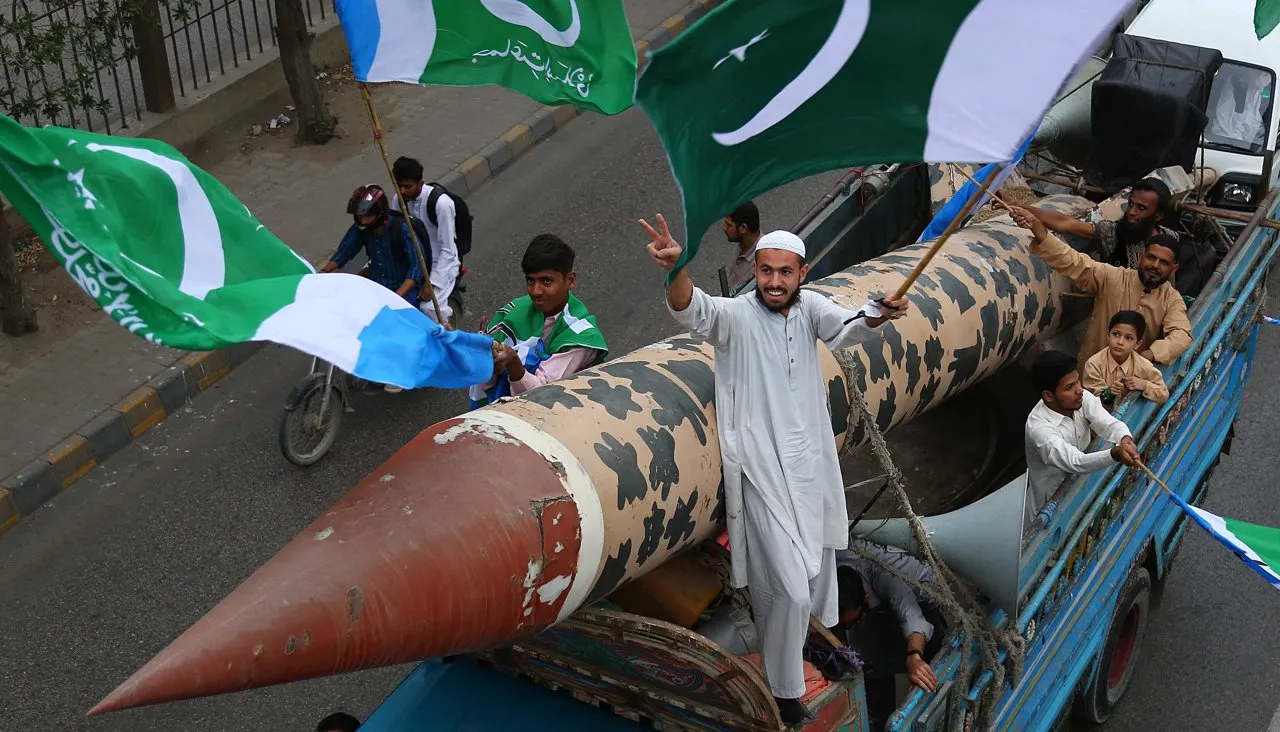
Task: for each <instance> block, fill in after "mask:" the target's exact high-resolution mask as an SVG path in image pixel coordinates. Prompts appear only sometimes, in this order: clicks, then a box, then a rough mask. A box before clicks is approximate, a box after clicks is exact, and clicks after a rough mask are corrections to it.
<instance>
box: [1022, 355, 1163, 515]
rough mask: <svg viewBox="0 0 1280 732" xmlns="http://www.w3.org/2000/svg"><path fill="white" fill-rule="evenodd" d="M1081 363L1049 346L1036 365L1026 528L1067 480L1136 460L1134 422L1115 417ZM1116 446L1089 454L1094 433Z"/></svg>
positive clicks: (1028, 438) (1030, 418)
mask: <svg viewBox="0 0 1280 732" xmlns="http://www.w3.org/2000/svg"><path fill="white" fill-rule="evenodd" d="M1076 366H1077V362H1076V360H1075V359H1074V358H1072V357H1071V356H1069V355H1068V354H1065V353H1063V352H1062V351H1045V352H1044V353H1042V354H1040V355H1039V356H1036V360H1035V361H1034V362H1033V363H1032V364H1031V380H1032V383H1033V384H1034V386H1035V388H1036V390H1037V391H1039V392H1040V402H1039V403H1037V404H1036V406H1035V407H1034V408H1033V409H1032V410H1031V414H1030V415H1028V416H1027V427H1026V442H1027V499H1026V504H1025V505H1026V515H1025V520H1024V523H1023V529H1024V530H1025V528H1026V527H1027V526H1029V525H1030V524H1031V523H1032V522H1034V521H1035V519H1036V514H1038V513H1040V509H1041V508H1043V507H1044V504H1045V503H1046V502H1047V501H1048V500H1049V496H1051V495H1053V493H1054V492H1055V491H1057V490H1058V487H1059V486H1061V485H1062V482H1063V481H1064V480H1066V479H1067V478H1069V477H1071V476H1072V475H1080V474H1082V473H1093V472H1097V471H1099V470H1104V469H1106V468H1107V467H1110V466H1111V464H1112V463H1117V462H1119V463H1124V464H1125V465H1129V466H1132V465H1135V464H1136V463H1137V460H1138V448H1137V446H1136V445H1134V443H1133V437H1132V435H1131V434H1130V432H1129V427H1128V426H1127V425H1125V423H1124V422H1121V421H1120V420H1118V419H1116V418H1115V417H1113V416H1111V414H1110V413H1109V412H1108V411H1107V410H1106V408H1105V407H1103V406H1102V401H1101V400H1099V399H1098V397H1096V396H1094V395H1093V394H1091V393H1089V392H1088V391H1085V389H1084V386H1083V385H1082V384H1081V382H1080V375H1079V374H1078V373H1076ZM1094 432H1096V433H1098V436H1099V437H1101V438H1102V439H1103V440H1106V441H1107V442H1110V443H1114V444H1115V447H1113V448H1110V449H1104V450H1098V451H1097V452H1089V453H1086V452H1084V450H1085V449H1086V448H1088V447H1089V442H1090V441H1092V440H1093V433H1094Z"/></svg>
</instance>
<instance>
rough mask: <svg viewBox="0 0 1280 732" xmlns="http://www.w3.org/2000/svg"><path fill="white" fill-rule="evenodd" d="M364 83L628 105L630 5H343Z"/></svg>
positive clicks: (455, 0)
mask: <svg viewBox="0 0 1280 732" xmlns="http://www.w3.org/2000/svg"><path fill="white" fill-rule="evenodd" d="M336 7H337V10H338V19H339V20H340V21H341V22H342V32H343V33H344V34H346V37H347V45H348V46H349V47H350V49H351V68H352V70H353V71H354V73H355V77H356V78H357V79H359V80H360V81H370V82H376V81H402V82H406V83H410V84H441V85H445V86H482V85H485V84H497V85H499V86H504V87H506V88H508V89H511V90H513V91H516V92H519V93H521V94H524V95H525V96H528V97H532V98H533V99H536V100H537V101H539V102H542V103H543V104H553V105H554V104H573V105H575V106H578V107H584V108H586V109H593V110H595V111H597V112H600V113H602V114H617V113H619V112H621V111H623V110H625V109H627V108H629V107H630V106H631V105H632V103H633V101H634V97H635V85H636V52H635V47H634V46H633V45H632V42H631V28H630V26H628V25H627V16H626V13H625V12H623V9H622V0H336Z"/></svg>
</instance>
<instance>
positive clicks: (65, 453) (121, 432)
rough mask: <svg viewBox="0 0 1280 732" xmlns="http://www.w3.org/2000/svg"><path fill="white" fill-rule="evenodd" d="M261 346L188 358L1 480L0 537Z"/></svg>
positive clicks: (245, 345)
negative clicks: (0, 534)
mask: <svg viewBox="0 0 1280 732" xmlns="http://www.w3.org/2000/svg"><path fill="white" fill-rule="evenodd" d="M263 345H264V344H262V343H239V344H236V345H234V346H230V347H228V348H222V349H219V350H217V351H201V352H192V353H188V354H187V355H186V356H183V357H182V358H180V359H178V360H177V361H176V362H175V363H174V365H172V366H170V367H169V368H167V369H165V370H164V371H162V372H161V373H160V374H158V375H157V376H155V377H154V378H152V379H151V380H150V381H148V382H147V383H146V384H144V385H142V386H140V387H138V388H137V389H135V390H133V392H132V393H130V394H129V395H128V396H126V397H125V398H124V399H121V400H120V401H119V402H116V403H115V404H114V405H112V406H111V407H110V408H109V409H106V410H104V411H102V412H101V413H99V414H98V415H96V416H95V417H94V418H93V419H91V420H89V421H88V422H86V423H85V424H84V426H82V427H80V428H79V429H77V430H76V431H75V432H73V433H71V434H70V435H68V436H67V438H66V439H65V440H63V441H62V442H61V443H59V444H58V445H57V446H56V447H54V448H52V449H50V450H48V451H47V452H45V453H44V454H43V455H41V456H40V457H38V458H36V459H35V460H32V461H31V462H29V463H27V465H25V466H24V467H23V468H21V469H20V470H18V471H17V472H15V473H13V474H12V475H10V476H8V477H7V478H5V479H4V480H0V533H3V532H4V531H5V530H7V529H10V528H12V527H13V526H15V525H16V524H17V523H18V522H19V521H20V520H22V519H23V518H25V517H27V516H30V515H31V514H32V513H33V512H34V511H36V510H37V509H39V508H40V506H42V505H44V504H45V503H46V502H48V501H49V500H50V499H52V498H53V497H54V496H56V495H57V494H58V493H60V492H62V491H63V490H65V489H66V488H69V487H70V486H71V485H72V484H73V483H75V482H76V481H78V480H80V479H81V478H83V477H84V476H86V475H88V474H89V473H90V472H91V471H92V470H93V469H94V468H96V467H98V466H99V465H101V464H102V463H103V462H104V461H106V460H107V458H109V457H111V456H112V455H114V454H116V453H117V452H119V451H121V450H123V449H124V448H126V447H128V446H129V444H130V443H132V442H133V441H135V440H137V439H138V438H140V437H142V436H143V435H144V434H146V433H147V432H148V431H149V430H150V429H151V428H152V427H155V426H156V425H158V424H160V423H161V422H163V421H164V420H165V419H166V418H167V417H168V416H169V415H171V414H174V413H175V412H177V411H178V410H180V409H182V407H184V406H185V405H186V404H187V403H188V402H190V401H191V400H192V399H194V398H195V396H196V395H197V394H199V393H200V392H202V391H205V390H206V389H209V388H210V387H212V386H213V385H214V384H216V383H218V381H220V380H221V379H222V378H223V377H224V376H226V375H227V374H229V373H231V371H232V369H234V368H235V367H236V366H239V365H240V364H242V363H244V362H245V361H246V360H248V359H249V357H250V356H252V355H254V354H255V353H257V352H258V351H259V350H261V349H262V347H263Z"/></svg>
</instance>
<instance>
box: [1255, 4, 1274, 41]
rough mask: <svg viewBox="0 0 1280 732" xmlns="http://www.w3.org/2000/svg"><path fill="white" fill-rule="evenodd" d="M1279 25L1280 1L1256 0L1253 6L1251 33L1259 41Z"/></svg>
mask: <svg viewBox="0 0 1280 732" xmlns="http://www.w3.org/2000/svg"><path fill="white" fill-rule="evenodd" d="M1277 25H1280V0H1258V4H1257V5H1254V6H1253V32H1254V34H1255V35H1257V36H1258V40H1259V41H1261V40H1262V39H1263V38H1266V37H1267V34H1269V33H1271V31H1273V30H1275V29H1276V26H1277Z"/></svg>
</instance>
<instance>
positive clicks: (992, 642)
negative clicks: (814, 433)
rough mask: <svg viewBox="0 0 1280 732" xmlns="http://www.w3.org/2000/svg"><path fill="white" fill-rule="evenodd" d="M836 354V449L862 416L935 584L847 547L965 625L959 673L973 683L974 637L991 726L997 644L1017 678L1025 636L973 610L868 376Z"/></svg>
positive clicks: (983, 711)
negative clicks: (930, 529) (914, 490)
mask: <svg viewBox="0 0 1280 732" xmlns="http://www.w3.org/2000/svg"><path fill="white" fill-rule="evenodd" d="M834 355H835V357H836V361H837V362H838V363H839V364H840V368H841V370H842V371H844V377H845V385H846V391H847V392H848V398H849V404H850V406H852V407H853V408H852V409H850V410H849V418H848V424H847V425H846V426H845V430H846V432H845V440H844V444H842V445H841V446H840V455H841V456H842V457H843V456H845V455H848V454H849V452H850V451H852V450H853V448H854V447H856V445H855V444H854V442H853V439H852V437H851V436H852V435H853V434H854V429H855V427H856V426H857V424H858V422H859V420H861V422H862V424H863V425H864V426H865V427H866V430H867V434H868V436H869V440H870V445H871V451H872V453H874V454H875V456H876V459H877V460H878V461H879V462H880V468H881V470H883V471H884V473H885V479H886V480H887V481H888V482H889V486H890V487H891V488H892V489H893V494H894V497H895V498H896V499H897V503H898V508H899V510H901V511H902V513H903V515H904V516H905V517H906V519H907V523H908V525H909V526H910V527H911V535H912V538H913V539H914V540H915V542H916V545H917V546H918V547H919V548H920V557H919V558H920V559H923V560H924V562H925V564H926V565H927V566H928V567H929V568H930V569H931V570H933V573H934V576H935V577H937V579H938V584H937V585H936V586H934V585H932V584H927V583H923V582H919V581H917V580H915V579H914V578H911V577H907V576H905V575H904V574H902V572H901V571H899V570H898V569H897V568H896V567H892V566H889V565H887V564H885V563H884V562H883V561H881V560H879V559H877V558H875V557H872V556H870V555H869V554H867V553H865V552H864V551H863V550H862V548H861V547H860V546H858V545H857V544H853V543H851V544H850V548H852V549H853V550H854V551H855V552H857V553H858V554H859V555H861V556H862V557H864V558H865V559H868V560H869V561H872V562H875V563H876V565H877V566H879V567H880V568H881V569H883V570H886V571H888V572H889V573H890V574H892V575H893V576H895V577H897V578H898V579H900V580H902V581H903V582H905V583H906V584H907V585H908V586H909V587H911V589H912V590H914V591H915V592H916V593H917V596H920V597H924V598H925V599H927V600H929V601H930V602H932V603H933V604H934V605H937V606H938V607H939V608H941V609H942V611H943V613H944V614H945V615H946V617H947V620H948V622H949V623H951V624H952V627H957V628H960V629H962V630H963V631H964V633H963V636H962V638H963V641H962V645H961V657H960V669H959V672H958V677H959V678H960V679H962V680H964V683H965V688H966V689H967V688H968V686H969V685H970V684H971V681H970V676H971V672H972V668H971V662H970V656H971V651H972V647H973V643H974V642H975V641H976V642H977V643H978V646H979V648H980V650H981V652H982V659H983V663H984V665H985V667H986V668H989V669H990V670H991V672H992V673H993V674H994V678H993V679H992V680H991V683H989V684H987V685H986V687H985V688H984V689H983V691H982V695H981V696H980V697H979V699H978V710H977V712H978V713H977V715H976V717H977V720H978V725H979V727H980V728H981V729H990V728H991V726H992V721H993V720H992V712H993V710H994V709H995V701H996V700H997V699H998V695H997V690H999V689H1000V688H1001V687H1002V686H1003V684H1004V680H1005V666H1004V664H1003V663H1001V662H1000V656H999V651H1000V648H1001V647H1003V648H1004V649H1005V651H1006V653H1007V654H1008V658H1009V667H1010V669H1009V671H1010V674H1011V676H1012V679H1013V680H1014V681H1016V680H1017V678H1018V677H1019V676H1021V675H1022V663H1023V660H1024V656H1025V651H1026V640H1025V639H1024V638H1023V637H1022V635H1021V634H1020V633H1018V631H1017V618H1008V619H1007V620H1006V622H1005V624H1004V626H1003V627H1001V628H993V627H991V624H990V622H989V621H988V619H987V616H986V615H985V614H982V613H981V612H975V611H974V610H973V608H974V607H975V605H976V603H975V598H974V596H973V593H972V592H970V591H969V589H968V587H967V586H966V585H965V584H964V583H962V582H961V581H960V580H959V579H958V578H957V577H956V575H955V573H954V572H952V571H951V568H950V567H948V566H947V564H946V562H944V561H943V560H942V557H941V556H939V555H938V552H937V550H936V549H935V548H934V546H933V543H932V542H931V541H929V536H928V533H927V532H926V531H925V528H924V523H923V522H921V520H920V517H919V516H918V515H916V512H915V511H914V510H913V509H912V507H911V499H910V498H909V497H908V495H907V489H906V484H905V482H904V480H903V477H902V471H900V470H898V466H897V465H895V464H894V462H893V457H892V456H891V455H890V454H889V446H888V445H887V444H886V443H885V440H884V434H883V433H882V432H881V431H880V426H879V425H878V424H877V423H876V420H875V418H874V417H873V416H872V414H871V411H870V410H869V409H868V408H867V403H866V400H865V399H864V398H863V395H862V392H861V391H859V390H858V387H857V385H858V384H860V383H865V378H866V373H865V371H864V369H863V367H862V363H861V362H860V361H858V359H856V358H854V357H853V355H852V354H850V353H849V352H848V351H844V350H842V351H835V352H834ZM961 693H963V692H961Z"/></svg>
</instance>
